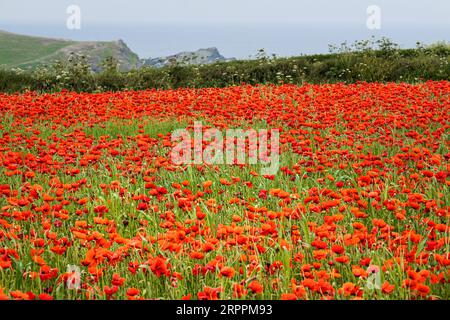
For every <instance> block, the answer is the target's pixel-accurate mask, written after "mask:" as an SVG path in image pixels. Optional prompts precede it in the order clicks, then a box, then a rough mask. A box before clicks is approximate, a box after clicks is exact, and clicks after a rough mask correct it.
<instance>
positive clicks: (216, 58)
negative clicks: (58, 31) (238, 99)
mask: <svg viewBox="0 0 450 320" xmlns="http://www.w3.org/2000/svg"><path fill="white" fill-rule="evenodd" d="M71 53H77V54H81V55H84V56H86V57H87V59H88V61H89V63H90V64H91V67H92V69H93V70H94V71H100V69H101V62H102V61H103V60H104V59H105V58H107V57H111V56H112V57H114V58H115V59H117V61H118V62H119V69H120V70H121V71H129V70H132V69H138V68H140V67H142V66H150V67H155V68H159V67H164V66H167V65H170V64H172V63H180V64H187V65H192V64H211V63H214V62H220V61H228V60H232V59H226V58H225V57H223V56H222V55H221V54H220V53H219V51H218V50H217V48H208V49H200V50H197V51H194V52H181V53H178V54H175V55H171V56H167V57H160V58H152V59H140V58H139V57H138V55H137V54H136V53H134V52H133V51H131V50H130V48H128V46H127V45H126V44H125V42H123V41H122V40H117V41H72V40H65V39H53V38H44V37H33V36H26V35H20V34H15V33H11V32H7V31H2V30H0V67H3V68H6V69H11V68H21V69H35V68H36V67H37V66H39V65H49V64H52V63H53V62H54V61H55V60H63V61H64V60H67V58H68V57H69V56H70V54H71Z"/></svg>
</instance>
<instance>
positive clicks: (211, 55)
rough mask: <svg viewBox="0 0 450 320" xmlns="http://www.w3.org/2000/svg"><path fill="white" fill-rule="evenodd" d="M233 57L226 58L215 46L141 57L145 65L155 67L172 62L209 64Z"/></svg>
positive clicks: (164, 65)
mask: <svg viewBox="0 0 450 320" xmlns="http://www.w3.org/2000/svg"><path fill="white" fill-rule="evenodd" d="M229 60H234V59H227V58H225V57H224V56H222V55H221V54H220V53H219V50H217V48H207V49H199V50H197V51H193V52H180V53H177V54H174V55H171V56H167V57H160V58H153V59H143V60H142V63H143V65H146V66H152V67H156V68H161V67H166V66H168V65H170V64H173V63H180V64H185V65H193V64H194V65H195V64H211V63H214V62H223V61H229Z"/></svg>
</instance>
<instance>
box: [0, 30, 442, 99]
mask: <svg viewBox="0 0 450 320" xmlns="http://www.w3.org/2000/svg"><path fill="white" fill-rule="evenodd" d="M449 53H450V46H449V45H448V44H447V43H439V44H434V45H431V46H423V45H421V44H419V43H418V45H417V47H416V48H414V49H400V48H399V46H398V45H397V44H395V43H393V42H392V41H390V40H389V39H386V38H382V39H379V40H375V39H371V40H366V41H358V42H355V43H354V44H352V45H348V44H346V43H343V44H341V45H340V46H330V53H329V54H321V55H309V56H299V57H290V58H279V57H275V56H272V57H269V56H267V55H266V54H265V52H264V51H263V50H261V51H260V52H259V53H258V55H257V56H256V59H254V60H241V61H232V62H226V63H215V64H210V65H201V66H192V65H183V64H174V65H172V66H170V67H165V68H161V69H156V68H150V67H147V68H141V69H138V70H133V71H130V72H120V71H118V68H117V61H115V60H114V58H107V59H106V60H105V61H104V64H103V68H102V69H103V71H102V72H100V73H94V72H92V70H91V69H90V66H89V64H88V63H87V60H86V58H85V57H83V56H80V55H74V56H72V57H71V58H70V59H68V61H57V62H55V63H54V64H53V65H50V66H47V67H41V68H38V69H37V70H35V71H32V72H30V71H29V72H25V71H21V70H3V71H0V91H3V92H17V91H26V90H37V91H44V92H54V91H60V90H63V89H67V90H71V91H77V92H81V91H82V92H104V91H118V90H142V89H149V88H162V89H169V88H180V87H198V88H202V87H226V86H232V85H238V84H241V83H248V84H258V83H276V84H278V83H294V84H301V83H304V82H308V83H324V82H345V83H355V82H358V81H367V82H397V81H402V82H418V81H423V80H448V79H450V67H449V63H450V55H449Z"/></svg>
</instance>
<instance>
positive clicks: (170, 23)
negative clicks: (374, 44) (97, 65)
mask: <svg viewBox="0 0 450 320" xmlns="http://www.w3.org/2000/svg"><path fill="white" fill-rule="evenodd" d="M72 4H74V5H78V6H79V8H80V10H81V29H80V30H68V29H67V27H66V20H67V18H68V14H67V12H66V10H67V7H68V6H69V5H72ZM369 5H377V6H379V7H380V9H381V29H380V30H368V28H367V26H366V20H367V18H368V14H367V12H366V9H367V7H368V6H369ZM449 16H450V0H428V1H423V0H371V1H366V0H339V1H336V0H327V1H326V0H313V1H311V0H309V1H301V0H276V1H275V0H221V1H217V0H158V1H153V0H147V1H145V0H125V1H123V0H122V1H120V0H94V1H93V0H39V1H35V0H0V29H6V30H8V31H12V32H21V33H26V34H32V35H39V34H41V35H43V36H54V37H64V38H72V39H76V40H113V39H118V38H123V40H125V42H127V43H128V44H129V45H130V47H131V48H132V49H133V50H135V51H137V52H138V53H139V54H140V55H142V56H154V55H158V54H162V53H167V54H169V53H175V52H178V51H181V50H190V49H193V48H194V47H195V46H204V47H206V46H217V47H219V49H220V50H221V51H223V52H226V53H228V54H231V55H233V56H238V57H242V56H246V55H249V54H252V53H254V52H250V51H251V50H255V49H257V48H262V47H264V46H267V47H268V49H269V50H271V51H275V52H276V53H280V54H282V55H289V54H295V53H299V52H305V53H309V52H315V51H318V52H322V51H324V48H327V45H328V42H329V41H335V42H337V43H340V42H342V41H344V40H355V38H357V37H364V36H367V35H370V34H374V35H376V36H381V35H385V36H391V37H392V38H394V40H395V41H397V42H399V43H400V44H404V45H406V46H410V45H411V44H412V43H415V41H423V42H425V43H427V42H431V41H437V40H450V39H449V34H450V18H449ZM239 30H240V31H239ZM300 32H302V33H308V34H302V35H299V33H300ZM143 37H144V39H143ZM147 37H150V38H147ZM414 37H415V38H414ZM300 40H301V44H300V43H298V44H295V43H293V42H295V41H300ZM150 42H151V44H150ZM258 42H260V43H258ZM0 45H1V44H0ZM258 45H259V46H258ZM296 46H297V47H296Z"/></svg>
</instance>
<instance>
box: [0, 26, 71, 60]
mask: <svg viewBox="0 0 450 320" xmlns="http://www.w3.org/2000/svg"><path fill="white" fill-rule="evenodd" d="M74 43H75V42H74V41H69V40H59V39H48V38H40V37H31V36H25V35H18V34H14V33H9V32H4V31H0V65H3V66H6V67H16V66H19V65H22V64H28V63H33V62H34V61H36V60H40V59H42V58H43V57H47V56H51V55H54V54H55V53H56V52H58V51H59V50H60V49H62V48H64V47H67V46H70V45H72V44H74Z"/></svg>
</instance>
